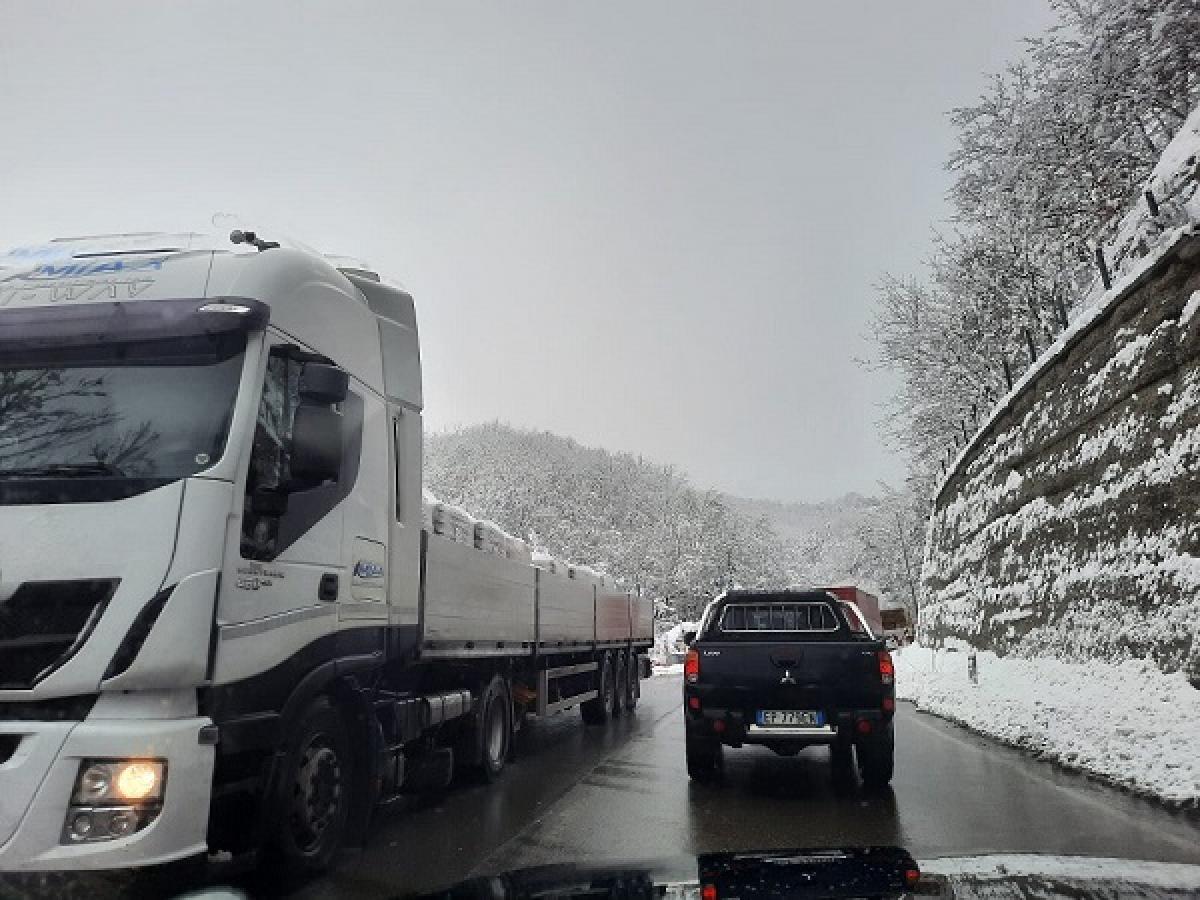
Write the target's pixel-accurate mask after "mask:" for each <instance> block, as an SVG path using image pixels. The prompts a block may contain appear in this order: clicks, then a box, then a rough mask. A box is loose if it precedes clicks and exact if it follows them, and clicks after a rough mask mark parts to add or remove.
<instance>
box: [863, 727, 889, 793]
mask: <svg viewBox="0 0 1200 900" xmlns="http://www.w3.org/2000/svg"><path fill="white" fill-rule="evenodd" d="M893 724H894V723H892V722H888V723H887V725H886V726H885V727H884V728H881V729H880V730H879V731H877V732H875V733H874V734H873V735H871V736H870V737H869V738H867V739H866V740H864V741H862V743H860V744H859V745H858V748H857V750H856V752H855V755H856V756H857V757H858V772H859V774H860V775H862V780H863V784H865V785H866V786H867V787H872V788H882V787H887V785H888V784H889V782H891V780H892V774H893V772H894V771H895V768H896V732H895V728H894V727H893Z"/></svg>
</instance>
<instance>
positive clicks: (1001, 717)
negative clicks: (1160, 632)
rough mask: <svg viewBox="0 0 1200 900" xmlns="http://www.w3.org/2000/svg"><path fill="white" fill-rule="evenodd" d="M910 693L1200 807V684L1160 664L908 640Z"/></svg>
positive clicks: (987, 729) (904, 692) (1003, 735)
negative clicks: (971, 665)
mask: <svg viewBox="0 0 1200 900" xmlns="http://www.w3.org/2000/svg"><path fill="white" fill-rule="evenodd" d="M894 658H895V661H896V691H897V695H898V696H899V697H900V698H901V699H905V700H912V701H914V702H915V703H916V704H917V706H918V707H919V708H920V709H922V710H924V711H926V712H930V713H934V714H935V715H938V716H942V717H943V718H946V719H950V720H952V721H954V722H958V723H960V724H962V725H965V726H967V727H968V728H971V729H973V730H975V731H978V732H981V733H983V734H986V735H988V736H990V737H993V738H997V739H999V740H1001V741H1004V742H1005V743H1008V744H1012V745H1014V746H1017V747H1021V748H1023V749H1025V750H1030V751H1032V752H1034V753H1036V754H1037V755H1038V756H1040V757H1042V758H1043V759H1049V760H1053V761H1055V762H1057V763H1060V764H1062V765H1063V766H1065V767H1067V768H1070V769H1076V770H1079V771H1083V772H1086V773H1088V774H1090V775H1094V776H1096V777H1098V778H1101V779H1102V780H1105V781H1108V782H1111V783H1113V784H1117V785H1120V786H1122V787H1125V788H1127V789H1129V790H1131V791H1133V792H1135V793H1139V794H1144V795H1148V796H1152V797H1156V798H1158V799H1159V800H1161V801H1163V802H1164V803H1166V804H1168V805H1170V806H1175V807H1186V808H1191V809H1197V808H1200V749H1198V748H1200V690H1196V689H1195V688H1194V687H1192V686H1191V685H1190V684H1189V683H1188V681H1187V679H1186V678H1185V677H1184V676H1183V675H1182V674H1180V673H1174V674H1171V675H1168V674H1164V673H1163V672H1161V671H1160V670H1159V669H1158V668H1157V667H1156V666H1155V665H1154V664H1153V663H1150V662H1145V661H1141V660H1129V661H1126V662H1122V663H1120V664H1116V665H1104V664H1100V663H1090V664H1089V663H1068V662H1061V661H1059V660H1053V659H1022V658H1018V657H1011V656H1010V657H997V656H996V655H995V654H993V653H989V652H980V653H979V654H978V657H977V665H978V675H979V678H978V684H972V683H971V681H970V680H969V678H968V676H967V659H968V656H967V653H965V652H957V653H951V652H946V651H941V652H936V653H935V652H934V651H932V650H929V649H927V648H925V647H905V648H904V649H902V650H899V651H897V652H896V653H895V654H894Z"/></svg>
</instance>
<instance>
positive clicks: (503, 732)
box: [478, 675, 512, 781]
mask: <svg viewBox="0 0 1200 900" xmlns="http://www.w3.org/2000/svg"><path fill="white" fill-rule="evenodd" d="M479 709H480V714H479V740H480V753H479V766H478V770H479V773H480V775H482V776H483V778H484V780H485V781H495V780H496V779H497V778H498V777H499V776H500V773H501V772H502V771H503V770H504V763H505V762H506V761H507V759H508V751H509V748H510V746H511V744H512V714H511V708H510V706H509V702H508V687H507V685H506V684H505V683H504V679H503V678H501V677H500V676H499V675H496V676H494V677H493V678H492V680H491V681H490V682H488V686H487V687H486V688H484V691H483V695H482V696H481V697H480V698H479Z"/></svg>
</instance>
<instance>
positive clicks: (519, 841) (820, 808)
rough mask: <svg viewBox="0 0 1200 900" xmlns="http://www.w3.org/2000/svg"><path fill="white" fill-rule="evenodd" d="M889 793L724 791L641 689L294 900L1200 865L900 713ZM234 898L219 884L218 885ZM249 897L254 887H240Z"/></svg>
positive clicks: (812, 760)
mask: <svg viewBox="0 0 1200 900" xmlns="http://www.w3.org/2000/svg"><path fill="white" fill-rule="evenodd" d="M896 739H897V758H896V777H895V780H894V782H893V784H892V790H891V791H888V792H885V793H883V794H878V793H871V792H868V791H865V790H864V789H863V788H862V787H861V786H860V785H859V784H858V783H857V781H852V782H850V783H846V782H841V783H838V782H836V781H835V779H834V778H833V776H832V774H831V771H830V767H829V761H828V752H827V751H826V750H824V749H823V748H812V749H809V750H805V751H803V752H802V753H801V754H800V755H799V756H796V757H792V758H790V759H789V758H784V757H778V756H776V755H774V754H773V753H771V752H770V751H768V750H764V749H761V748H743V749H741V750H726V757H725V765H726V777H725V781H724V783H723V784H720V785H712V786H709V785H693V784H691V783H690V782H689V780H688V777H687V772H686V771H685V768H684V761H683V720H682V714H681V712H680V679H679V677H677V676H675V677H657V678H654V679H651V680H649V681H646V682H643V694H642V700H641V703H640V705H639V706H638V709H637V711H636V713H635V714H634V715H633V716H626V717H624V718H622V719H621V720H619V721H618V722H616V723H613V724H611V725H609V726H608V727H607V728H586V727H584V726H583V724H582V723H581V722H580V721H579V717H578V713H577V712H574V711H568V712H566V713H563V714H560V715H558V716H555V717H553V718H550V719H547V720H546V721H542V722H536V723H532V724H530V725H529V726H528V727H527V728H526V730H525V731H524V732H523V733H522V734H521V736H520V738H519V742H518V745H517V746H518V756H517V759H516V761H515V762H513V763H512V764H511V765H510V766H509V768H508V769H507V770H506V771H505V773H504V775H503V776H502V778H501V780H500V781H499V782H498V783H497V784H494V785H491V786H483V785H465V786H458V785H455V786H453V787H452V788H451V789H450V790H448V791H447V792H445V793H443V794H441V795H438V796H436V797H430V798H425V799H418V800H414V801H413V802H408V801H406V802H405V804H404V805H403V806H399V807H393V808H391V809H388V810H386V811H383V812H381V813H380V814H378V815H377V816H376V821H375V824H374V828H373V830H372V840H371V843H370V844H369V846H368V847H367V849H366V850H365V851H363V852H355V853H353V854H349V855H347V857H346V859H345V860H344V862H343V863H342V865H341V867H340V868H339V870H338V871H337V872H336V873H334V874H332V875H330V876H327V877H325V878H323V879H321V880H320V881H317V882H313V883H311V884H309V885H307V886H306V887H304V888H302V889H300V890H299V891H298V892H295V893H293V894H292V895H291V896H292V897H295V898H305V900H317V898H333V897H358V898H368V897H387V896H392V895H395V894H399V893H409V892H411V891H419V890H427V889H432V888H435V887H440V886H445V885H446V884H448V883H451V882H454V881H457V880H460V879H462V878H466V877H468V876H471V875H480V874H489V873H492V872H496V871H501V870H503V869H508V868H513V867H517V866H525V865H537V864H541V863H549V862H566V861H575V860H578V861H587V862H595V861H606V860H636V859H651V858H664V857H671V856H679V855H682V854H695V853H699V852H707V851H714V850H748V849H772V848H780V847H798V846H829V845H836V844H839V843H851V844H899V845H901V846H904V847H906V848H907V849H908V850H910V851H911V852H912V853H913V855H914V856H916V857H917V858H918V859H922V858H925V859H928V858H932V857H936V856H949V855H965V854H978V853H997V852H1006V853H1018V852H1035V853H1059V854H1080V855H1091V856H1117V857H1129V858H1141V859H1153V860H1166V861H1175V862H1192V863H1200V821H1198V820H1197V819H1196V818H1194V817H1192V818H1189V817H1186V816H1183V815H1176V814H1172V813H1169V812H1166V811H1164V810H1162V809H1161V808H1159V807H1158V806H1156V805H1154V804H1152V803H1150V802H1148V801H1144V800H1140V799H1137V798H1135V797H1131V796H1129V795H1126V794H1124V793H1122V792H1120V791H1117V790H1113V789H1110V788H1107V787H1105V786H1103V785H1100V784H1097V783H1095V782H1092V781H1089V780H1088V779H1086V778H1084V777H1082V776H1078V775H1072V774H1069V773H1066V772H1063V771H1061V770H1059V769H1058V768H1056V767H1055V766H1053V765H1051V764H1049V763H1044V762H1040V761H1038V760H1035V759H1033V758H1031V757H1030V756H1028V755H1026V754H1023V753H1021V752H1019V751H1016V750H1012V749H1010V748H1007V747H1003V746H999V745H996V744H994V743H992V742H990V741H987V740H984V739H982V738H979V737H976V736H974V735H972V734H971V733H969V732H967V731H964V730H963V729H960V728H958V727H956V726H953V725H950V724H947V723H945V722H943V721H941V720H939V719H937V718H934V717H932V716H929V715H925V714H923V713H919V712H917V711H916V710H915V709H914V708H913V707H912V706H911V705H909V704H901V708H900V711H899V713H898V715H897V732H896ZM226 883H228V881H226ZM246 886H247V887H248V888H250V890H252V891H254V892H255V893H258V891H257V890H256V889H255V887H252V886H251V885H250V884H247V885H246Z"/></svg>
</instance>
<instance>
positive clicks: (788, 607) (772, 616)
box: [718, 601, 840, 634]
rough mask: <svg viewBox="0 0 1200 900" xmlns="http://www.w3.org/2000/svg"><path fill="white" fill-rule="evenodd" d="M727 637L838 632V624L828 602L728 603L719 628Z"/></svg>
mask: <svg viewBox="0 0 1200 900" xmlns="http://www.w3.org/2000/svg"><path fill="white" fill-rule="evenodd" d="M718 627H719V628H720V629H721V631H722V632H724V633H725V634H729V633H731V632H739V631H773V632H797V631H800V632H809V633H811V632H814V631H822V632H828V631H837V630H838V628H839V627H840V624H839V622H838V620H837V617H836V616H835V615H834V614H833V609H832V608H831V607H830V606H829V604H828V603H823V602H820V601H803V602H795V601H792V602H786V603H731V604H729V605H727V606H726V607H725V609H724V611H723V612H722V613H721V622H720V625H719V626H718Z"/></svg>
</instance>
